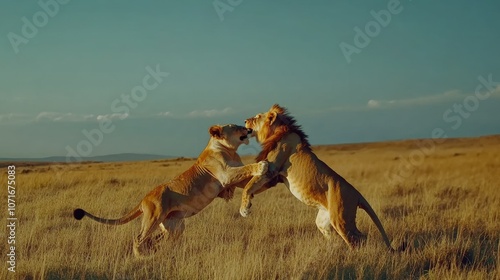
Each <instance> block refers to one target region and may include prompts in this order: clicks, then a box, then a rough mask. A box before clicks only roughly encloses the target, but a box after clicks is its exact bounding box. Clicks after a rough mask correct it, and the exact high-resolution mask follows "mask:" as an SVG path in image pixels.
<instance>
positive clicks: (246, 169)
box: [218, 161, 269, 186]
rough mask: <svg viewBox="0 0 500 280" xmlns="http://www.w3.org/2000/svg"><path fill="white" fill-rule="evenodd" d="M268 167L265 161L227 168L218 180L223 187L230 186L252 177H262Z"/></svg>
mask: <svg viewBox="0 0 500 280" xmlns="http://www.w3.org/2000/svg"><path fill="white" fill-rule="evenodd" d="M268 167H269V162H267V161H259V162H258V163H252V164H247V165H243V166H240V167H228V168H226V169H225V172H224V173H223V174H221V176H220V178H218V179H219V180H220V181H221V183H222V184H223V185H225V186H227V185H232V184H236V183H238V182H241V181H243V180H246V179H248V178H250V177H252V176H262V175H264V174H266V173H267V169H268Z"/></svg>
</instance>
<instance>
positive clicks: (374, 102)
mask: <svg viewBox="0 0 500 280" xmlns="http://www.w3.org/2000/svg"><path fill="white" fill-rule="evenodd" d="M378 107H380V102H379V101H377V100H373V99H371V100H369V101H368V108H378Z"/></svg>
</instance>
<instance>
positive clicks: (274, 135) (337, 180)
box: [240, 105, 392, 250]
mask: <svg viewBox="0 0 500 280" xmlns="http://www.w3.org/2000/svg"><path fill="white" fill-rule="evenodd" d="M245 123H246V127H247V128H251V129H253V132H252V136H255V137H256V138H257V141H258V142H259V143H261V145H262V152H261V153H260V154H259V155H258V156H257V160H264V159H267V160H268V161H269V171H270V172H273V173H275V174H276V173H279V175H278V177H277V178H274V179H271V180H270V179H268V178H267V177H265V176H256V177H254V178H252V180H250V182H249V183H248V184H247V185H246V186H245V188H244V189H243V195H242V201H241V207H240V213H241V215H242V216H244V217H245V216H247V215H249V213H250V211H249V210H250V209H249V208H250V206H251V202H250V200H251V198H252V195H253V193H254V192H256V191H258V190H260V189H261V187H262V186H264V187H265V188H269V187H272V186H273V185H276V184H277V183H278V182H283V183H285V185H286V186H287V188H288V189H289V190H290V191H291V192H292V194H293V195H295V197H297V198H298V199H299V200H300V201H302V202H304V203H305V204H307V205H310V206H313V207H317V208H318V209H319V213H318V215H317V217H316V225H317V227H318V229H319V230H320V231H321V233H323V235H325V236H326V237H327V238H330V237H331V236H332V233H333V229H335V231H336V232H337V233H338V234H339V235H340V236H341V237H342V238H343V239H344V241H345V242H346V243H347V244H348V245H349V246H350V247H351V248H353V247H355V246H357V245H358V244H359V243H360V242H362V241H363V240H364V239H365V238H366V236H365V235H363V234H362V233H361V232H360V231H359V230H358V229H357V227H356V211H357V208H358V207H360V208H362V209H364V210H365V211H366V212H367V213H368V215H369V216H370V217H371V219H372V220H373V222H374V223H375V224H376V226H377V228H378V229H379V230H380V232H381V234H382V237H383V238H384V241H385V243H386V245H387V247H389V248H390V249H391V250H392V248H391V245H390V242H389V238H388V237H387V234H386V233H385V230H384V228H383V227H382V224H381V223H380V220H379V219H378V217H377V215H376V214H375V212H374V211H373V209H372V208H371V206H370V204H368V202H367V201H366V200H365V199H364V198H363V196H362V195H361V194H360V193H359V192H358V191H357V190H356V189H355V188H354V187H353V186H352V185H351V184H349V182H347V181H346V180H345V179H344V178H342V177H341V176H340V175H339V174H337V173H336V172H335V171H333V170H332V169H331V168H330V167H329V166H328V165H326V164H325V163H324V162H323V161H321V160H320V159H319V158H318V157H317V156H316V155H315V154H314V153H313V152H312V150H311V148H310V145H309V142H308V141H307V136H306V135H305V133H304V132H303V131H302V130H301V128H300V126H298V125H297V124H296V122H295V119H294V118H293V117H291V116H290V115H289V114H288V113H287V110H286V109H285V108H283V107H280V106H279V105H274V106H273V107H271V109H270V110H269V111H268V112H266V113H261V114H258V115H256V116H255V117H253V118H249V119H247V120H246V121H245Z"/></svg>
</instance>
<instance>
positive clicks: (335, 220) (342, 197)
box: [328, 183, 366, 249]
mask: <svg viewBox="0 0 500 280" xmlns="http://www.w3.org/2000/svg"><path fill="white" fill-rule="evenodd" d="M346 192H348V189H346V188H342V187H341V186H340V184H339V183H337V185H334V184H330V186H329V188H328V210H329V211H328V212H329V214H330V222H331V225H332V226H333V228H334V229H335V231H337V233H338V234H339V235H340V236H341V237H342V239H344V241H345V242H346V243H347V244H348V245H349V247H350V248H351V249H354V248H356V247H359V245H361V244H362V243H363V242H364V241H365V240H366V235H364V234H363V233H361V232H360V231H359V230H358V228H357V227H356V212H357V209H358V205H357V200H351V199H350V197H349V195H350V194H347V193H346Z"/></svg>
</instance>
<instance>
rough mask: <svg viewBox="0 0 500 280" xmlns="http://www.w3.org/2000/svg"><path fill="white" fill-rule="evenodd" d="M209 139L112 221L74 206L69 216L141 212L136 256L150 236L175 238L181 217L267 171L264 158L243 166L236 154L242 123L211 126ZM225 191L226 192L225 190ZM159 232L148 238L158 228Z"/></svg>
mask: <svg viewBox="0 0 500 280" xmlns="http://www.w3.org/2000/svg"><path fill="white" fill-rule="evenodd" d="M209 133H210V140H209V141H208V145H207V147H206V148H205V149H204V150H203V152H202V153H201V154H200V156H199V157H198V160H197V161H196V163H195V164H194V165H193V166H192V167H191V168H189V169H188V170H186V171H185V172H184V173H182V174H180V175H179V176H177V177H176V178H174V179H173V180H171V181H170V182H168V183H166V184H163V185H160V186H158V187H156V188H155V189H153V190H152V191H151V192H149V193H148V194H147V195H146V196H145V197H144V198H143V199H142V201H141V202H140V203H139V205H137V206H136V207H135V208H134V209H133V210H132V211H130V213H128V214H126V215H125V216H123V217H121V218H119V219H116V220H113V219H104V218H99V217H96V216H94V215H92V214H90V213H88V212H86V211H85V210H83V209H75V210H74V212H73V215H74V217H75V219H77V220H80V219H82V218H83V217H85V216H87V217H89V218H91V219H92V220H95V221H97V222H100V223H104V224H108V225H121V224H125V223H128V222H130V221H131V220H133V219H135V218H137V217H138V216H140V215H141V214H144V215H143V217H142V223H141V231H140V234H139V235H138V236H137V238H136V239H135V240H134V246H133V251H134V254H135V255H136V256H139V255H141V254H142V253H143V251H145V250H146V249H148V250H149V249H151V248H152V243H153V239H155V240H156V241H157V240H159V239H161V238H162V237H163V236H164V235H165V234H166V233H169V235H170V236H172V237H177V236H178V235H180V234H181V233H182V232H183V230H184V221H183V219H184V218H186V217H189V216H192V215H194V214H196V213H198V212H200V211H201V210H202V209H203V208H205V207H206V206H207V205H208V204H209V203H210V202H212V200H214V199H215V198H216V197H217V196H218V195H219V196H221V197H224V198H227V197H228V196H229V197H230V196H232V191H234V187H235V185H236V184H238V183H240V182H242V181H244V180H248V179H250V178H251V177H252V176H261V175H264V174H265V173H266V172H267V169H268V163H267V161H260V162H259V163H253V164H249V165H243V163H242V161H241V159H240V157H239V155H238V154H237V153H236V150H237V149H238V147H239V146H240V145H241V144H242V143H245V144H247V145H248V134H249V133H251V130H250V129H247V128H245V127H243V126H237V125H234V124H230V125H224V126H219V125H214V126H212V127H210V129H209ZM228 191H229V194H228V193H226V192H228ZM158 226H159V227H160V228H161V230H162V234H160V236H158V237H156V238H151V235H152V233H153V232H154V231H155V230H156V229H157V228H158Z"/></svg>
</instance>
